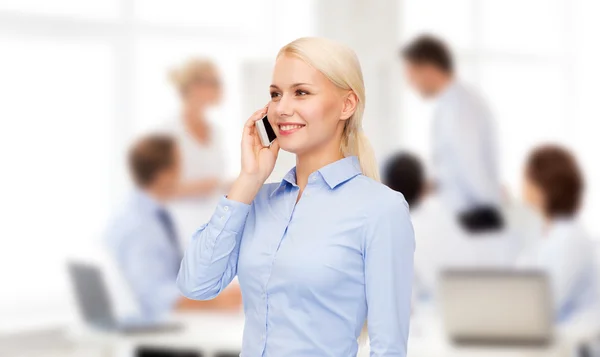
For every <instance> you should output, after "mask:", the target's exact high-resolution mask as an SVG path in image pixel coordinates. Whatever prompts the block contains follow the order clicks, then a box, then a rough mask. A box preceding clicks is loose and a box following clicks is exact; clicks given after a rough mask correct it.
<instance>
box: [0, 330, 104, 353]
mask: <svg viewBox="0 0 600 357" xmlns="http://www.w3.org/2000/svg"><path fill="white" fill-rule="evenodd" d="M0 356H2V357H104V356H103V351H102V350H101V349H100V348H97V347H94V346H77V345H74V344H73V343H72V342H71V341H68V340H67V339H66V338H65V337H64V332H63V331H62V330H50V331H39V332H30V333H23V334H15V335H11V336H6V337H5V336H2V337H0Z"/></svg>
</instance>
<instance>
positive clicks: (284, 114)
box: [267, 55, 357, 155]
mask: <svg viewBox="0 0 600 357" xmlns="http://www.w3.org/2000/svg"><path fill="white" fill-rule="evenodd" d="M270 91H271V103H270V104H269V109H268V113H267V115H268V117H269V122H270V123H271V125H272V126H273V128H274V130H275V133H276V134H277V137H278V140H279V145H280V147H281V148H282V149H283V150H285V151H288V152H291V153H295V154H297V155H298V154H305V153H310V152H314V151H315V150H317V151H319V150H322V149H325V150H327V149H328V148H331V149H334V148H335V149H339V146H340V140H341V136H342V132H343V128H344V122H345V120H347V119H348V118H350V116H351V115H352V113H353V112H354V110H355V108H356V102H357V100H356V96H355V95H354V93H352V92H351V91H348V90H342V89H340V88H338V87H337V86H335V85H334V84H333V83H332V82H331V81H329V79H327V77H325V76H324V75H323V74H322V73H321V72H319V71H318V70H316V69H315V68H313V67H311V66H310V65H308V64H307V63H305V62H304V61H302V60H301V59H298V58H296V57H293V56H288V55H282V56H280V57H279V58H278V59H277V61H276V63H275V68H274V70H273V82H272V84H271V87H270Z"/></svg>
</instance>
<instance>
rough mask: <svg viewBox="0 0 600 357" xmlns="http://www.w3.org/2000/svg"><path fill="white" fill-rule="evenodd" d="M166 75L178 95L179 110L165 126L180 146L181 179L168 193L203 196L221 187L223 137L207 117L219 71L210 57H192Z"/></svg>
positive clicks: (217, 97) (216, 96)
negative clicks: (168, 76) (179, 101)
mask: <svg viewBox="0 0 600 357" xmlns="http://www.w3.org/2000/svg"><path fill="white" fill-rule="evenodd" d="M170 79H171V81H172V83H173V85H174V86H175V88H176V89H177V92H178V94H179V98H180V99H181V112H180V113H179V115H178V117H177V120H176V121H174V122H173V123H171V124H170V125H169V127H168V128H167V131H168V132H169V133H171V134H173V135H174V136H175V138H176V139H177V141H178V145H179V147H180V149H181V167H182V168H181V180H180V182H179V184H178V185H177V186H176V188H175V190H174V191H173V193H172V195H173V197H174V198H205V197H207V196H211V195H213V194H215V193H216V192H218V190H219V189H220V188H221V185H222V184H223V178H224V175H225V167H226V165H225V154H224V152H223V147H222V145H223V140H222V138H221V135H220V134H219V132H218V130H217V128H215V127H214V126H213V125H211V123H210V122H209V118H208V113H209V111H210V110H211V109H212V108H214V107H216V106H218V105H219V104H220V103H221V97H222V83H221V78H220V74H219V71H218V69H217V66H216V65H215V64H214V63H213V62H211V61H210V60H208V59H202V58H192V59H190V60H188V61H187V62H185V63H184V64H182V65H181V66H180V67H178V68H175V69H173V70H172V71H171V73H170Z"/></svg>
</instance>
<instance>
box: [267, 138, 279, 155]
mask: <svg viewBox="0 0 600 357" xmlns="http://www.w3.org/2000/svg"><path fill="white" fill-rule="evenodd" d="M269 150H271V153H273V155H275V157H277V154H278V153H279V139H275V140H273V142H272V143H271V146H269Z"/></svg>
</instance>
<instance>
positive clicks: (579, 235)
mask: <svg viewBox="0 0 600 357" xmlns="http://www.w3.org/2000/svg"><path fill="white" fill-rule="evenodd" d="M583 192H584V179H583V174H582V172H581V170H580V168H579V165H578V163H577V162H576V160H575V158H574V157H573V155H572V154H571V153H570V152H569V151H567V150H566V149H565V148H562V147H560V146H556V145H546V146H541V147H539V148H537V149H535V150H534V151H533V152H532V153H531V154H530V155H529V158H528V159H527V162H526V168H525V175H524V183H523V198H524V200H525V201H526V202H527V203H528V204H529V205H530V206H532V207H533V208H534V209H535V210H536V211H537V212H538V213H539V214H540V215H541V216H542V218H543V220H544V232H543V234H542V236H541V237H539V239H537V240H536V242H535V244H533V246H531V247H530V248H529V249H528V250H527V252H526V253H524V255H523V256H522V257H521V259H520V261H519V265H520V266H522V267H533V268H541V269H543V270H544V271H546V272H547V274H548V276H549V278H550V282H551V286H552V292H553V298H554V302H555V310H556V316H557V319H558V321H560V322H564V321H572V320H576V319H578V318H580V317H581V318H585V316H586V315H587V316H594V314H592V312H597V310H596V309H597V307H598V303H599V301H598V299H599V298H600V295H599V294H598V293H599V291H598V279H597V275H596V274H597V273H596V270H595V269H596V263H595V260H596V258H597V257H595V256H594V254H595V253H594V249H593V246H592V243H591V241H590V240H589V236H588V234H587V233H586V231H585V230H584V229H583V227H582V225H581V224H580V223H579V221H578V212H579V208H580V206H581V202H582V198H583ZM596 316H597V315H596Z"/></svg>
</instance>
